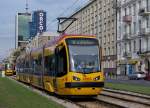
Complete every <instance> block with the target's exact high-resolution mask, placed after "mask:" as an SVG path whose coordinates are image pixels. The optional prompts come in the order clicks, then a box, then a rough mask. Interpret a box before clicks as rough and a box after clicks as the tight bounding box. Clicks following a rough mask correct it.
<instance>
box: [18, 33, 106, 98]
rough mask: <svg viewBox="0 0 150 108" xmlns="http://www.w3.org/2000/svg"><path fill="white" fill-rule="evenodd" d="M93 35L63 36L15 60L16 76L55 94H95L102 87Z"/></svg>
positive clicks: (99, 55)
mask: <svg viewBox="0 0 150 108" xmlns="http://www.w3.org/2000/svg"><path fill="white" fill-rule="evenodd" d="M100 62H101V52H100V48H99V44H98V40H97V39H96V37H95V36H86V35H63V36H60V37H59V38H56V39H54V40H52V41H50V42H48V43H47V44H45V45H44V46H43V47H41V48H37V49H33V50H31V52H30V53H28V54H24V55H21V56H20V57H18V59H17V65H16V67H17V79H18V80H20V81H23V82H26V83H31V84H32V85H34V86H37V87H40V88H43V89H45V90H47V91H49V92H53V93H56V94H58V95H67V96H96V95H98V94H100V92H101V91H102V88H103V86H104V75H103V72H102V71H101V65H100V64H101V63H100Z"/></svg>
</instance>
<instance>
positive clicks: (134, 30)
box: [133, 22, 136, 34]
mask: <svg viewBox="0 0 150 108" xmlns="http://www.w3.org/2000/svg"><path fill="white" fill-rule="evenodd" d="M133 26H134V28H133V32H134V34H136V22H133Z"/></svg>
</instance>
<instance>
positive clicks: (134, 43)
mask: <svg viewBox="0 0 150 108" xmlns="http://www.w3.org/2000/svg"><path fill="white" fill-rule="evenodd" d="M133 46H134V47H133V50H134V52H136V41H135V40H134V42H133Z"/></svg>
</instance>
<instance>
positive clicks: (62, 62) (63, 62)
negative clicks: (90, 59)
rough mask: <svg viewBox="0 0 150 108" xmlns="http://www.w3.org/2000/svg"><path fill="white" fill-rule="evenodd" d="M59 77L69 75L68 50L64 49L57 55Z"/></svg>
mask: <svg viewBox="0 0 150 108" xmlns="http://www.w3.org/2000/svg"><path fill="white" fill-rule="evenodd" d="M56 66H58V67H57V71H56V72H57V76H58V77H61V76H63V75H65V74H67V57H66V49H65V47H63V48H62V49H61V50H60V51H59V52H58V54H57V65H56Z"/></svg>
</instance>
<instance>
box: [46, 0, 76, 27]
mask: <svg viewBox="0 0 150 108" xmlns="http://www.w3.org/2000/svg"><path fill="white" fill-rule="evenodd" d="M78 2H79V0H75V2H73V3H72V5H71V6H69V7H68V8H66V9H64V11H63V12H62V13H60V14H59V15H58V17H61V16H63V15H64V14H65V13H66V12H67V11H69V10H71V9H72V8H73V7H74V6H75V5H76V4H77V3H78ZM56 23H57V19H56V18H54V19H52V20H51V21H50V22H48V25H47V27H49V26H52V25H54V24H56Z"/></svg>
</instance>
